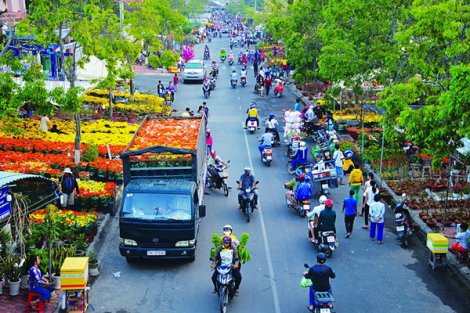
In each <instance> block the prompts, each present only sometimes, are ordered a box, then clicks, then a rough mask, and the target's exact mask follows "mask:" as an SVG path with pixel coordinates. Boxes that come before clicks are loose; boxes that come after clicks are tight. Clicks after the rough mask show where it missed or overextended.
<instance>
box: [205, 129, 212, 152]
mask: <svg viewBox="0 0 470 313" xmlns="http://www.w3.org/2000/svg"><path fill="white" fill-rule="evenodd" d="M213 144H214V138H212V134H211V130H210V129H209V128H208V129H206V146H207V150H206V154H207V155H209V154H210V153H211V151H212V145H213Z"/></svg>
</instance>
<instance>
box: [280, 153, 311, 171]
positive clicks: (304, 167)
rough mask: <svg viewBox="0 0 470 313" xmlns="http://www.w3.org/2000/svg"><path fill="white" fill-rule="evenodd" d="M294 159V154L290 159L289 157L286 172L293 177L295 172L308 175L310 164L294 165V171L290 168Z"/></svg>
mask: <svg viewBox="0 0 470 313" xmlns="http://www.w3.org/2000/svg"><path fill="white" fill-rule="evenodd" d="M293 158H295V154H294V155H292V157H289V160H288V161H287V166H286V168H287V172H288V173H289V174H291V175H294V174H295V173H296V172H297V171H300V172H302V173H310V163H308V162H307V163H300V164H297V165H296V168H295V169H294V168H293V167H292V160H293Z"/></svg>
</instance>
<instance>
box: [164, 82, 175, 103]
mask: <svg viewBox="0 0 470 313" xmlns="http://www.w3.org/2000/svg"><path fill="white" fill-rule="evenodd" d="M166 89H167V90H168V91H169V92H170V93H171V102H174V101H175V86H173V82H169V83H168V87H167V88H166Z"/></svg>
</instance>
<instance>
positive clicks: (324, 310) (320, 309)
mask: <svg viewBox="0 0 470 313" xmlns="http://www.w3.org/2000/svg"><path fill="white" fill-rule="evenodd" d="M304 267H305V268H307V269H310V266H309V265H308V264H307V263H305V264H304ZM313 297H314V299H315V301H314V303H313V312H315V313H332V312H333V302H335V298H334V297H333V294H332V293H331V292H329V291H315V293H314V294H313Z"/></svg>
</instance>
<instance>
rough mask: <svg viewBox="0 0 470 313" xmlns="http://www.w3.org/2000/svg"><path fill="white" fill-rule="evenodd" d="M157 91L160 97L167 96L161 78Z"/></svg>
mask: <svg viewBox="0 0 470 313" xmlns="http://www.w3.org/2000/svg"><path fill="white" fill-rule="evenodd" d="M157 93H158V96H159V97H160V98H164V97H165V86H163V83H162V81H161V80H159V81H158V84H157Z"/></svg>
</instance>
